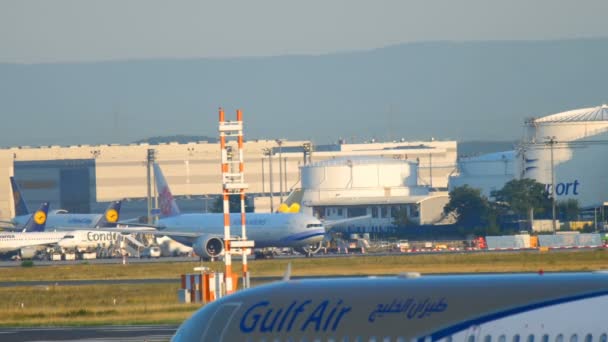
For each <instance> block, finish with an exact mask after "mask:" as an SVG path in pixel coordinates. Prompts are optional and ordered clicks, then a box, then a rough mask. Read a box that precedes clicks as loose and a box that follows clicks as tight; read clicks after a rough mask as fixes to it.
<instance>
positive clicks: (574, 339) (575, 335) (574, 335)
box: [570, 334, 578, 342]
mask: <svg viewBox="0 0 608 342" xmlns="http://www.w3.org/2000/svg"><path fill="white" fill-rule="evenodd" d="M576 341H578V335H577V334H572V336H570V342H576Z"/></svg>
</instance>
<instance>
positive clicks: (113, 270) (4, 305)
mask: <svg viewBox="0 0 608 342" xmlns="http://www.w3.org/2000/svg"><path fill="white" fill-rule="evenodd" d="M288 263H291V264H292V266H291V269H292V275H293V276H306V275H321V276H322V275H379V274H398V273H401V272H421V273H426V274H431V273H433V274H436V273H474V272H537V271H539V270H543V271H545V272H558V271H590V270H600V269H608V251H604V250H589V251H573V252H559V253H540V252H523V253H480V254H427V255H394V256H367V257H354V256H353V257H340V258H296V259H275V260H258V261H251V262H250V264H249V265H250V266H249V269H250V272H251V276H252V277H253V283H254V284H259V282H256V280H255V278H256V277H264V276H282V275H283V273H284V272H285V270H286V268H287V264H288ZM197 266H200V264H199V263H149V264H127V265H121V264H117V265H95V264H81V265H71V266H34V267H31V268H21V267H14V268H2V269H0V281H34V280H44V281H50V282H55V281H56V282H59V281H61V280H77V279H80V280H85V279H149V278H163V279H175V283H169V284H119V285H108V284H98V285H80V286H61V285H50V286H19V287H0V298H2V301H0V325H4V326H43V325H101V324H157V323H180V322H182V321H183V320H184V319H185V318H187V317H188V316H190V314H191V313H192V312H193V311H195V310H196V309H198V308H199V307H200V306H199V305H197V304H180V303H178V302H177V290H178V288H179V281H178V279H179V276H180V274H184V273H194V271H193V267H197ZM205 266H208V267H209V266H210V267H211V268H214V269H216V270H221V269H222V267H223V265H222V264H221V263H220V262H215V263H205ZM234 268H235V272H237V273H240V262H238V261H236V262H235V264H234Z"/></svg>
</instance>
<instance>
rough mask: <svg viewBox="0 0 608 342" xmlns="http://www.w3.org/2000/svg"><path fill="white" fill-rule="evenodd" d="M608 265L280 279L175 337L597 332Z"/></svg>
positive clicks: (497, 336) (500, 337)
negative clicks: (554, 270)
mask: <svg viewBox="0 0 608 342" xmlns="http://www.w3.org/2000/svg"><path fill="white" fill-rule="evenodd" d="M607 306H608V274H607V273H601V272H599V273H574V274H573V273H570V274H563V273H560V274H544V275H543V274H510V275H464V276H422V277H420V276H419V274H418V275H416V274H409V276H407V275H404V276H397V277H382V278H376V277H369V278H340V279H316V280H295V281H284V282H277V283H273V284H268V285H263V286H259V287H254V288H251V289H247V290H242V291H239V292H236V293H234V294H231V295H229V296H225V297H223V298H221V299H219V300H217V301H215V302H212V303H210V304H207V305H205V306H204V307H203V308H202V309H199V310H198V311H197V312H195V313H194V314H193V315H192V316H191V317H190V318H189V319H188V320H186V321H185V322H184V323H183V324H182V325H181V326H180V328H179V329H178V330H177V332H176V333H175V335H174V336H173V338H172V339H171V341H172V342H182V341H376V342H380V341H404V342H412V341H413V342H434V341H441V342H456V341H463V342H507V341H508V342H524V341H525V342H534V341H538V342H549V341H551V342H554V341H555V342H564V341H570V342H575V341H580V342H595V341H599V342H605V341H607V340H608V336H607V334H608V325H607V324H606V319H605V316H604V315H605V312H606V307H607Z"/></svg>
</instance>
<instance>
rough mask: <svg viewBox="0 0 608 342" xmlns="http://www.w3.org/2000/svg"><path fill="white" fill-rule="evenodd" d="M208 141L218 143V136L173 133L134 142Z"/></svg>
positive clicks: (184, 142)
mask: <svg viewBox="0 0 608 342" xmlns="http://www.w3.org/2000/svg"><path fill="white" fill-rule="evenodd" d="M199 141H206V142H208V143H217V142H218V139H217V138H212V137H207V136H203V135H171V136H162V137H160V136H159V137H151V138H147V139H141V140H137V141H135V142H134V143H136V144H141V143H148V144H150V145H158V144H166V143H170V142H177V143H180V144H187V143H191V142H199Z"/></svg>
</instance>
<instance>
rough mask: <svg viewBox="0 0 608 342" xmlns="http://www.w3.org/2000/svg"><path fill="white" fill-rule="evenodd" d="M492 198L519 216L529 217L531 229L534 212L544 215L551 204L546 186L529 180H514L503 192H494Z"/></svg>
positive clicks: (506, 185) (504, 187)
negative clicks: (504, 204)
mask: <svg viewBox="0 0 608 342" xmlns="http://www.w3.org/2000/svg"><path fill="white" fill-rule="evenodd" d="M492 196H493V197H494V198H495V199H496V202H499V203H501V202H502V203H506V204H507V205H508V206H509V208H510V209H511V210H513V211H514V212H515V213H517V214H518V215H520V216H524V217H525V216H526V215H528V217H529V223H530V227H531V226H532V221H533V220H534V211H536V212H537V213H542V212H543V211H544V209H545V208H547V205H550V202H551V200H550V199H549V194H548V193H547V190H546V188H545V185H544V184H541V183H539V182H537V181H535V180H533V179H529V178H523V179H513V180H511V181H509V182H507V183H506V184H505V185H504V186H503V188H502V189H501V190H497V191H493V192H492Z"/></svg>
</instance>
